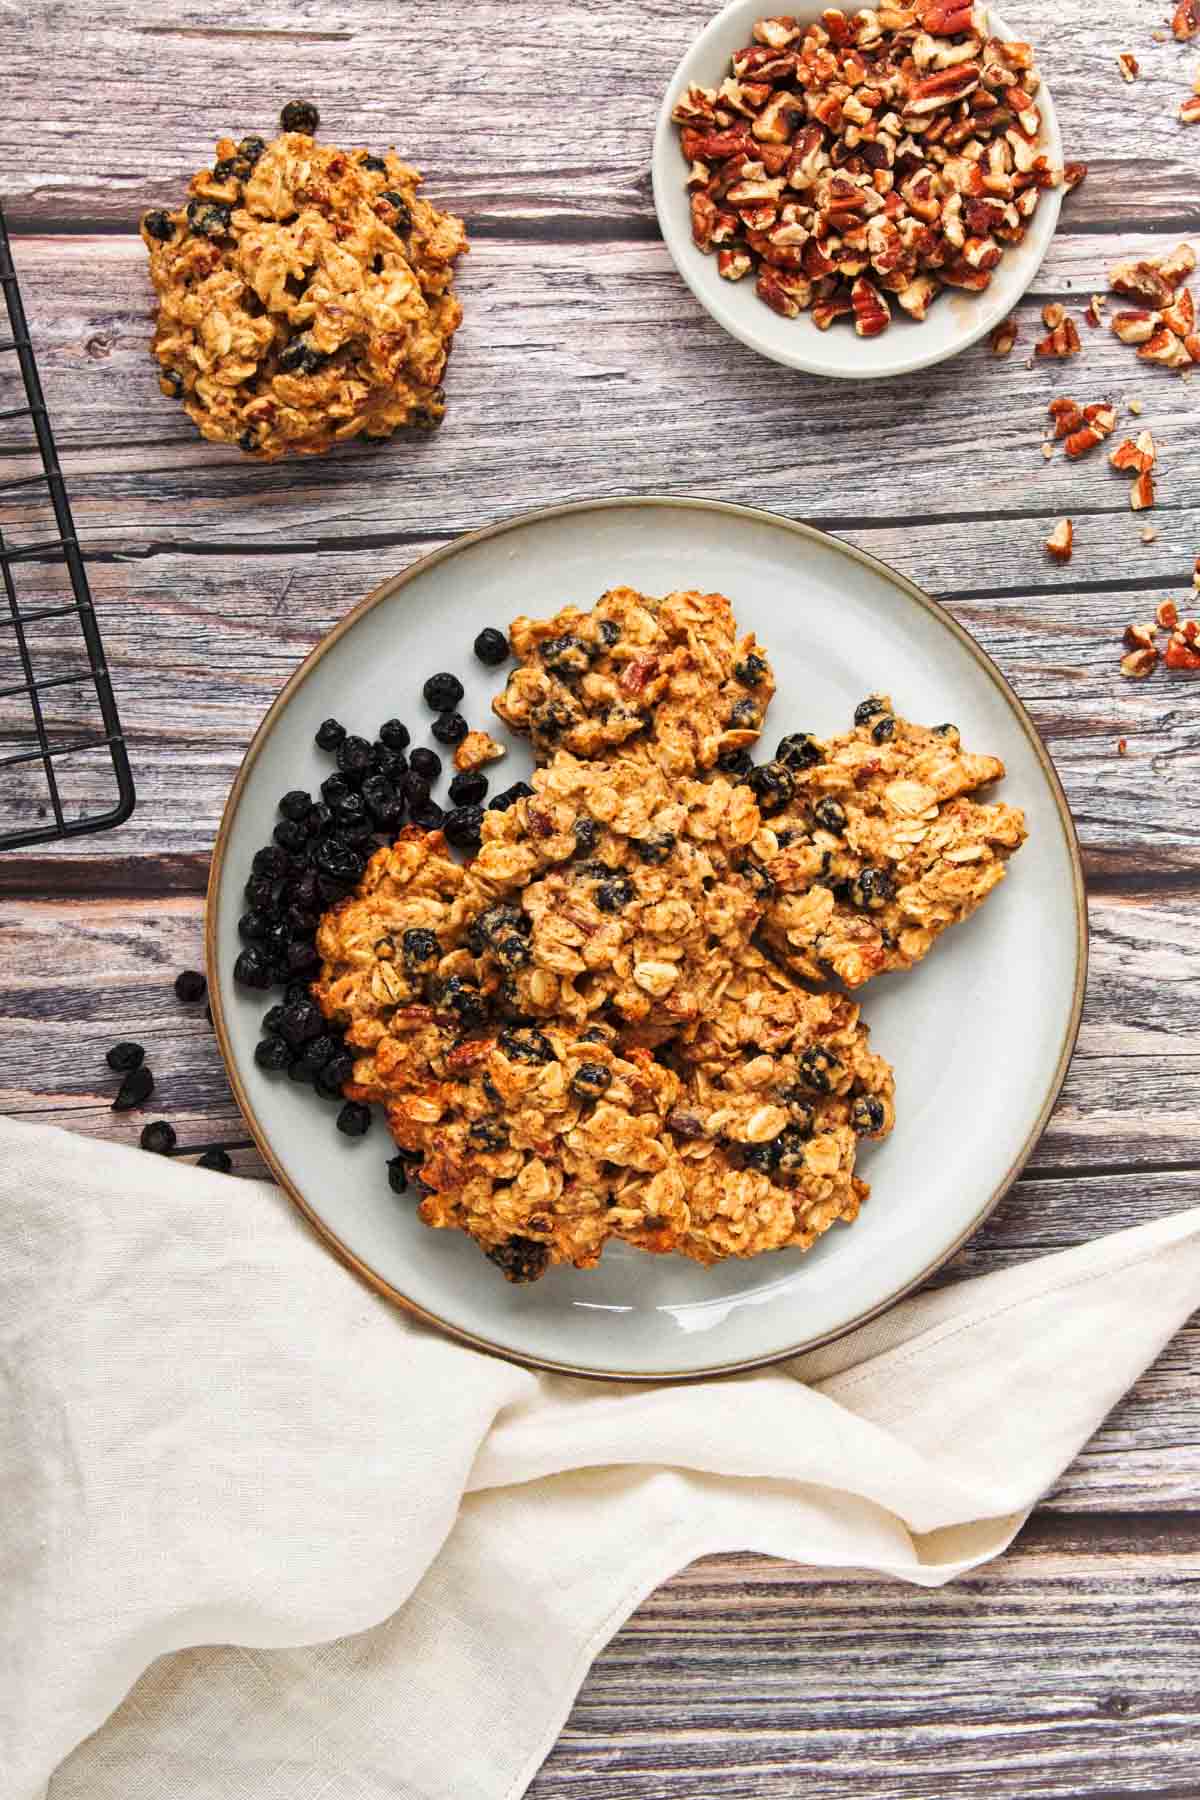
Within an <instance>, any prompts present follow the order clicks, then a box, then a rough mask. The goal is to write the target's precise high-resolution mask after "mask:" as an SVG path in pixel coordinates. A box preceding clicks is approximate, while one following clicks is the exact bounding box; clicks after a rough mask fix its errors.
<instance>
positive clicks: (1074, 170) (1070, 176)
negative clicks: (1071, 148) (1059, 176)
mask: <svg viewBox="0 0 1200 1800" xmlns="http://www.w3.org/2000/svg"><path fill="white" fill-rule="evenodd" d="M1087 172H1088V166H1087V164H1086V163H1085V162H1069V163H1067V164H1065V166H1064V168H1063V186H1064V187H1065V188H1066V189H1067V191H1068V193H1069V192H1070V190H1071V189H1072V188H1077V187H1078V186H1079V184H1080V182H1081V181H1082V180H1083V179H1084V177H1085V176H1086V174H1087Z"/></svg>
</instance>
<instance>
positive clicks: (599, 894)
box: [596, 875, 634, 913]
mask: <svg viewBox="0 0 1200 1800" xmlns="http://www.w3.org/2000/svg"><path fill="white" fill-rule="evenodd" d="M633 896H634V886H633V883H632V881H630V880H629V878H628V876H626V875H614V876H613V878H612V880H611V881H602V882H601V883H600V886H599V887H598V888H597V889H596V905H597V906H598V907H599V908H600V911H601V912H606V913H615V912H620V911H621V909H622V908H623V907H626V906H628V905H629V902H630V901H631V900H632V899H633Z"/></svg>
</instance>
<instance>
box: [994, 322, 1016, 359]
mask: <svg viewBox="0 0 1200 1800" xmlns="http://www.w3.org/2000/svg"><path fill="white" fill-rule="evenodd" d="M1016 341H1017V321H1016V319H1015V318H1013V317H1011V316H1010V317H1009V318H1007V319H1001V321H1000V323H999V325H993V326H992V333H991V336H990V338H989V339H988V342H989V343H990V345H991V347H992V355H993V356H1007V355H1008V354H1009V352H1010V351H1011V349H1012V347H1013V345H1014V344H1015V343H1016Z"/></svg>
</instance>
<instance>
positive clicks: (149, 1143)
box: [138, 1119, 179, 1156]
mask: <svg viewBox="0 0 1200 1800" xmlns="http://www.w3.org/2000/svg"><path fill="white" fill-rule="evenodd" d="M178 1142H179V1139H178V1137H177V1136H176V1133H175V1127H174V1126H173V1125H169V1124H168V1123H167V1121H166V1119H153V1120H152V1121H151V1122H150V1124H149V1125H143V1126H142V1135H141V1137H140V1138H139V1139H138V1143H139V1144H140V1145H141V1147H142V1149H143V1150H153V1152H154V1154H155V1155H156V1156H169V1155H170V1154H171V1152H172V1150H173V1149H174V1148H175V1146H176V1144H177V1143H178Z"/></svg>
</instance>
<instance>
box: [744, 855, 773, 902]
mask: <svg viewBox="0 0 1200 1800" xmlns="http://www.w3.org/2000/svg"><path fill="white" fill-rule="evenodd" d="M741 873H742V874H743V875H744V876H745V877H746V880H747V881H748V882H749V884H750V891H751V892H752V893H753V894H754V895H755V897H756V898H757V899H759V900H762V901H764V902H765V901H767V900H770V899H771V898H772V897H773V895H774V893H775V882H774V880H773V879H772V877H771V876H770V875H768V873H767V871H766V870H765V869H764V868H763V866H762V864H761V863H756V862H751V861H749V860H747V861H746V862H744V863H742V865H741Z"/></svg>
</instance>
